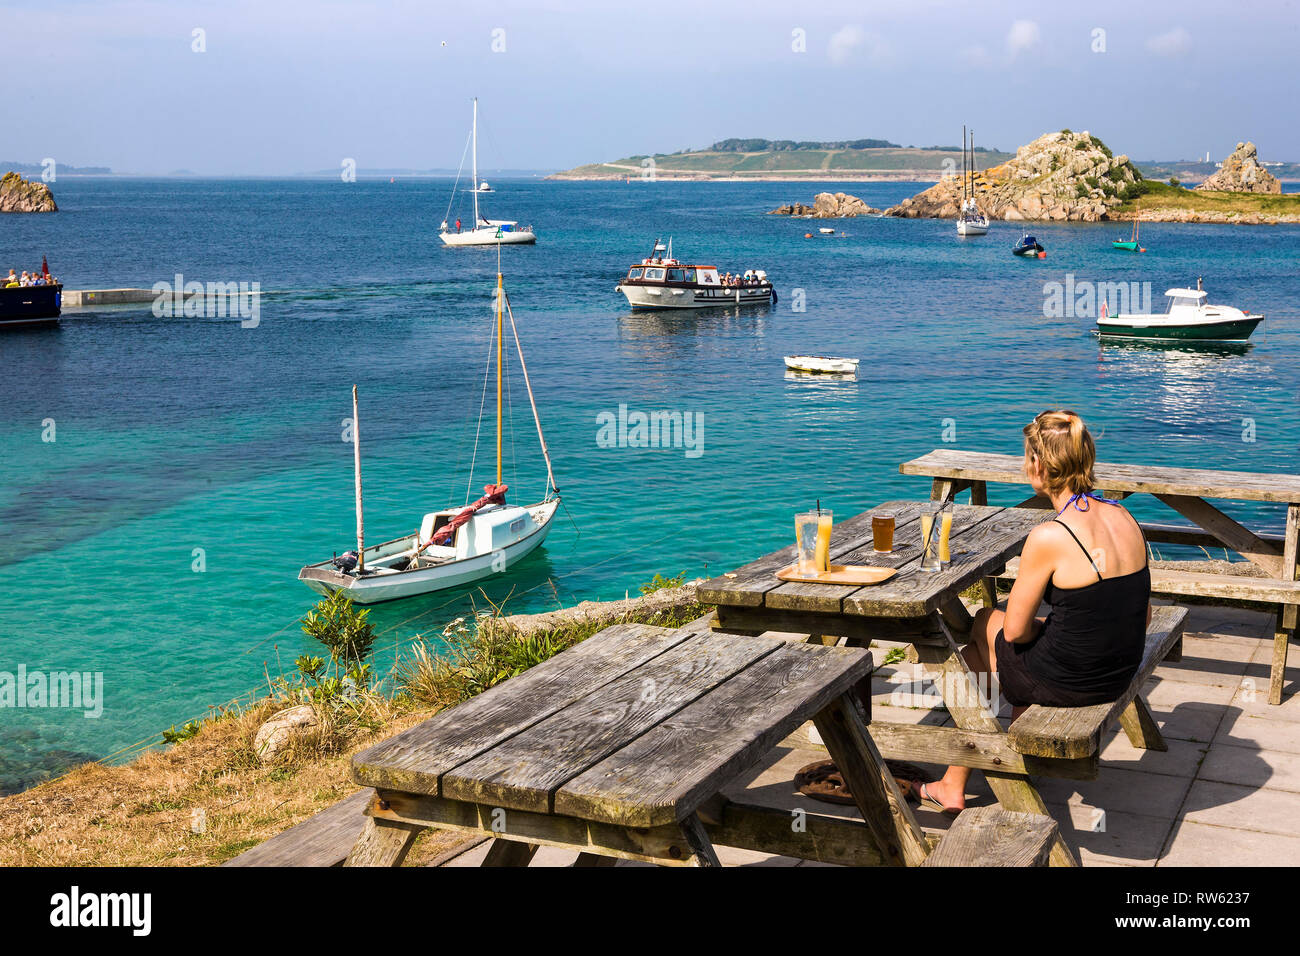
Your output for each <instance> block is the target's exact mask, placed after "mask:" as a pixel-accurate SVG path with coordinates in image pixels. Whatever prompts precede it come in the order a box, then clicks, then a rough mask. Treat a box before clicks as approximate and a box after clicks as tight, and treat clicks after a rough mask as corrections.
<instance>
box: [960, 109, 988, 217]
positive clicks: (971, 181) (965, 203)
mask: <svg viewBox="0 0 1300 956" xmlns="http://www.w3.org/2000/svg"><path fill="white" fill-rule="evenodd" d="M968 186H969V190H968V189H967V187H968ZM961 195H962V202H961V208H960V209H959V210H958V211H957V235H959V236H982V235H984V234H985V233H987V232H988V231H989V217H988V216H986V215H984V213H982V212H980V210H979V206H978V205H977V204H976V202H975V134H974V131H972V132H971V138H970V163H969V164H967V162H966V127H965V126H963V127H962V128H961Z"/></svg>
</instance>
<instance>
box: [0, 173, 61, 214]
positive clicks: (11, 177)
mask: <svg viewBox="0 0 1300 956" xmlns="http://www.w3.org/2000/svg"><path fill="white" fill-rule="evenodd" d="M58 211H59V207H58V206H56V205H55V204H54V195H53V193H51V192H50V187H49V186H47V185H45V184H44V183H33V182H28V181H27V180H26V179H23V177H21V176H19V175H18V174H17V173H14V172H9V173H5V175H4V178H3V179H0V212H58Z"/></svg>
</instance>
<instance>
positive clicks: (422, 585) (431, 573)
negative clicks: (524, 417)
mask: <svg viewBox="0 0 1300 956" xmlns="http://www.w3.org/2000/svg"><path fill="white" fill-rule="evenodd" d="M503 306H504V310H503ZM503 311H504V312H505V314H508V315H509V317H510V329H511V332H512V333H513V337H514V342H515V348H516V349H517V350H518V353H519V368H520V370H521V371H522V373H523V380H524V384H525V386H526V387H527V389H528V401H529V404H530V405H531V407H532V411H533V420H534V421H535V422H536V424H537V437H538V440H539V441H540V443H541V449H542V456H543V457H544V458H545V459H546V478H547V485H546V493H545V495H544V496H543V498H542V500H541V501H539V502H537V503H536V504H531V505H511V504H507V502H506V492H507V491H508V490H509V489H508V488H507V487H506V485H504V484H503V483H502V480H501V477H502V475H501V450H502V372H501V365H502V361H503V358H504V356H503V348H502V333H503V321H502V313H503ZM495 319H496V321H495V352H496V365H497V471H496V483H495V484H491V485H488V486H487V487H485V488H484V489H483V490H484V494H483V496H482V497H481V498H479V499H478V500H477V501H475V502H473V503H468V504H466V505H465V506H464V507H462V508H450V509H444V510H441V511H430V512H428V513H426V514H425V515H424V516H423V518H422V519H421V521H420V527H419V530H418V531H415V532H413V533H411V534H407V535H403V536H401V537H398V538H393V539H392V540H389V541H385V542H384V543H383V544H375V545H370V546H369V547H367V546H366V544H365V522H364V519H363V512H362V499H361V439H360V434H359V427H360V426H359V420H358V417H357V390H356V386H355V385H354V386H353V387H352V423H353V435H352V437H353V442H354V446H355V447H354V467H355V473H356V508H357V547H356V550H355V551H348V552H346V553H344V554H342V555H336V556H335V557H333V558H331V559H329V560H326V561H318V562H316V563H315V564H309V565H307V566H306V567H305V568H303V569H302V570H301V571H300V572H298V580H300V581H302V582H303V583H305V584H306V585H307V586H308V587H310V588H311V589H312V590H313V591H317V592H319V593H321V594H329V593H331V592H333V591H345V592H346V593H347V595H348V597H349V598H351V599H352V600H353V601H354V602H355V603H357V604H376V603H378V602H380V601H392V600H395V599H397V598H405V597H413V596H415V595H419V594H429V593H430V592H433V591H440V590H443V589H444V588H451V587H457V586H460V585H465V584H470V583H472V582H474V581H477V580H479V579H481V578H485V577H487V576H489V575H492V574H500V573H503V572H505V571H508V570H510V569H511V568H512V567H514V566H515V565H516V564H518V563H519V562H520V561H522V560H523V559H524V558H525V557H527V556H528V555H529V554H530V553H532V552H533V551H534V550H535V549H536V548H537V547H538V546H539V545H541V544H542V542H543V541H545V540H546V535H547V533H548V532H549V531H550V529H551V519H553V518H554V517H555V512H556V509H557V508H559V506H560V497H559V490H558V489H557V488H556V487H555V477H554V475H553V474H552V472H551V456H550V452H549V451H548V450H547V447H546V438H545V436H543V434H542V423H541V419H540V418H539V417H538V414H537V404H536V402H535V401H534V400H533V389H532V385H531V383H530V382H529V380H528V367H527V365H525V364H524V353H523V348H522V346H521V345H520V343H519V332H518V329H517V328H516V327H515V319H514V315H513V313H512V312H511V311H510V302H509V299H507V298H506V296H505V291H504V286H503V284H502V281H501V274H500V273H499V272H498V273H497V306H496V316H495ZM486 387H487V381H486V377H485V381H484V388H485V389H486ZM484 397H485V398H486V395H485V396H484Z"/></svg>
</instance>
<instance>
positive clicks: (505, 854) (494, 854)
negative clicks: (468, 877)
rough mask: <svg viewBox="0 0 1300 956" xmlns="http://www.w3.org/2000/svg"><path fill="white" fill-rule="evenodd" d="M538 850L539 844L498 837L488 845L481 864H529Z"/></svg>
mask: <svg viewBox="0 0 1300 956" xmlns="http://www.w3.org/2000/svg"><path fill="white" fill-rule="evenodd" d="M536 852H537V844H535V843H524V842H523V841H522V840H507V839H506V838H505V837H497V838H496V839H495V840H493V841H492V845H491V846H490V847H488V851H487V856H485V857H483V862H482V863H480V864H479V866H527V865H528V864H529V863H530V862H532V859H533V854H535V853H536Z"/></svg>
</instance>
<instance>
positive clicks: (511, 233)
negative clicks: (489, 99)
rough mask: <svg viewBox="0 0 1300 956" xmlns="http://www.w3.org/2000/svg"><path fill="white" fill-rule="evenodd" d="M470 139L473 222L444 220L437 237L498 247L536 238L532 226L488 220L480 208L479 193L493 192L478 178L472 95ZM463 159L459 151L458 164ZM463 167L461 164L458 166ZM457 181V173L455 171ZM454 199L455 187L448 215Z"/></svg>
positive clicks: (448, 242)
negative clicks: (461, 223)
mask: <svg viewBox="0 0 1300 956" xmlns="http://www.w3.org/2000/svg"><path fill="white" fill-rule="evenodd" d="M470 137H471V139H472V141H473V146H474V149H473V173H474V178H473V179H471V180H470V184H471V188H470V190H469V192H470V193H471V194H472V195H473V196H474V224H473V225H471V226H470V227H469V228H468V229H462V228H458V227H457V226H454V225H449V224H448V222H447V220H446V219H443V221H442V226H441V227H440V228H439V231H438V237H439V238H440V239H441V240H442V241H443V243H444V244H445V245H448V246H500V245H522V244H526V243H534V242H536V241H537V234H536V233H535V232H533V227H532V226H520V225H519V223H518V222H517V221H515V220H514V219H488V218H487V217H486V216H484V215H483V212H482V210H481V209H480V208H479V206H480V203H479V201H478V197H479V194H480V193H491V192H495V190H493V189H492V187H491V186H489V185H488V184H487V183H486V182H484V181H483V180H481V179H479V178H478V97H475V98H474V127H473V131H472V132H471V133H470ZM464 162H465V159H464V156H463V154H462V157H461V163H462V164H463V163H464ZM461 168H462V169H463V168H464V166H462V167H461ZM456 178H457V180H458V181H459V179H460V176H459V174H457V177H456ZM455 201H456V187H455V186H453V187H452V189H451V201H450V202H448V203H447V215H448V216H450V215H451V207H452V204H453V203H455Z"/></svg>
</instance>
